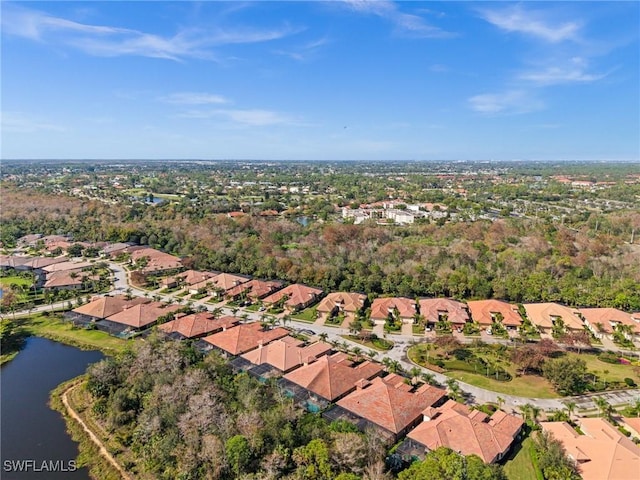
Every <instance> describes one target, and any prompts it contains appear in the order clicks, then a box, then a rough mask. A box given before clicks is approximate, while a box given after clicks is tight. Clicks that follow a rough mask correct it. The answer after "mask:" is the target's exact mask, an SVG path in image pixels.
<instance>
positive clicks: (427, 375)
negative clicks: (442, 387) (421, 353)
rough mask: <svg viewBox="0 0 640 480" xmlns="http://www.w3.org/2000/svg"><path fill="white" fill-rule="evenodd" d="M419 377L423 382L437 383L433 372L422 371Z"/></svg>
mask: <svg viewBox="0 0 640 480" xmlns="http://www.w3.org/2000/svg"><path fill="white" fill-rule="evenodd" d="M420 378H422V380H423V381H424V382H425V383H428V384H429V385H437V384H438V382H437V381H436V376H435V374H433V373H427V372H423V373H422V375H420Z"/></svg>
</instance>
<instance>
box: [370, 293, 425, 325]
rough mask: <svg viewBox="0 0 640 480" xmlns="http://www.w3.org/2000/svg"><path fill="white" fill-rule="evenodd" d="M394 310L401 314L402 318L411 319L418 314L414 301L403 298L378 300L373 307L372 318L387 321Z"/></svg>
mask: <svg viewBox="0 0 640 480" xmlns="http://www.w3.org/2000/svg"><path fill="white" fill-rule="evenodd" d="M394 308H397V309H398V311H399V312H400V318H411V317H413V316H414V315H415V314H416V302H415V301H414V300H411V299H409V298H402V297H389V298H376V299H375V300H374V301H373V304H372V305H371V318H372V319H379V320H383V319H386V318H387V317H388V316H389V313H390V312H392V311H393V310H394Z"/></svg>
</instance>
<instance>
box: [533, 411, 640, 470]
mask: <svg viewBox="0 0 640 480" xmlns="http://www.w3.org/2000/svg"><path fill="white" fill-rule="evenodd" d="M579 423H580V429H581V430H582V431H583V433H584V435H579V434H578V433H577V432H576V431H575V430H574V429H573V428H572V427H571V425H569V424H568V423H566V422H541V423H540V426H541V427H542V429H543V430H544V431H546V432H551V433H552V434H553V436H554V437H555V438H556V439H558V440H560V441H561V442H562V444H563V445H564V447H565V449H566V450H567V454H569V455H570V456H571V457H573V459H574V460H576V461H577V462H578V463H579V467H580V475H581V476H582V478H583V479H584V480H602V479H615V480H635V479H637V478H639V472H640V448H639V447H638V446H637V445H635V444H634V443H633V442H632V441H631V440H629V439H628V438H627V437H625V436H624V435H622V434H621V433H620V432H619V431H618V430H617V429H616V428H615V427H613V426H612V425H611V424H610V423H608V422H607V421H606V420H604V419H602V418H582V419H580V422H579Z"/></svg>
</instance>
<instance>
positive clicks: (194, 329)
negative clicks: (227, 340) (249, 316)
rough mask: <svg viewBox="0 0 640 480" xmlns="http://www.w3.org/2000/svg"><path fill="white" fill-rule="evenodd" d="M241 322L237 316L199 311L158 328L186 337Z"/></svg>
mask: <svg viewBox="0 0 640 480" xmlns="http://www.w3.org/2000/svg"><path fill="white" fill-rule="evenodd" d="M238 323H240V320H239V319H237V318H235V317H222V318H215V317H214V316H213V315H211V314H210V313H208V312H198V313H193V314H191V315H185V316H184V317H181V318H177V319H175V320H171V321H170V322H167V323H163V324H162V325H160V326H159V327H158V329H159V330H160V331H162V332H165V333H174V332H175V333H179V334H181V335H182V336H183V337H186V338H197V337H202V336H203V335H207V334H210V333H212V332H217V331H220V330H223V329H227V328H231V327H234V326H235V325H237V324H238Z"/></svg>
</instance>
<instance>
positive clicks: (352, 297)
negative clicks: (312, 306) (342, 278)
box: [317, 292, 367, 312]
mask: <svg viewBox="0 0 640 480" xmlns="http://www.w3.org/2000/svg"><path fill="white" fill-rule="evenodd" d="M366 299H367V297H366V295H362V294H361V293H349V292H336V293H330V294H328V295H327V296H326V297H324V298H323V299H322V301H321V302H320V303H319V304H318V307H317V310H318V311H319V312H332V311H333V309H334V308H336V307H338V308H339V309H340V310H343V311H346V312H357V311H358V310H360V309H361V308H362V306H363V305H364V301H365V300H366Z"/></svg>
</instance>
